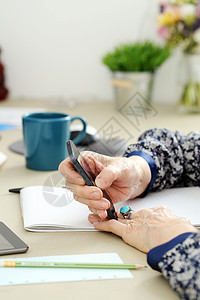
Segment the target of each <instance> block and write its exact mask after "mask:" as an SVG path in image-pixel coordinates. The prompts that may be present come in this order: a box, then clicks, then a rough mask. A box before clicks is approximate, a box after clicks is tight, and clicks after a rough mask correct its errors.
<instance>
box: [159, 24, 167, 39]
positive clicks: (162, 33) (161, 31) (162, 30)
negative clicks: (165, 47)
mask: <svg viewBox="0 0 200 300" xmlns="http://www.w3.org/2000/svg"><path fill="white" fill-rule="evenodd" d="M157 32H158V35H159V36H160V37H161V38H162V39H164V40H167V39H168V38H169V30H168V28H167V27H166V26H161V27H160V28H158V31H157Z"/></svg>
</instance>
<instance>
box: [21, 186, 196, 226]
mask: <svg viewBox="0 0 200 300" xmlns="http://www.w3.org/2000/svg"><path fill="white" fill-rule="evenodd" d="M20 199H21V208H22V215H23V220H24V228H25V229H27V230H30V231H63V230H77V231H91V230H92V231H94V230H95V228H94V227H93V225H92V224H91V223H90V222H89V221H88V214H89V213H90V211H89V209H88V207H87V206H86V205H83V204H81V203H79V202H77V201H75V200H73V196H72V193H71V192H70V191H68V190H67V189H63V188H59V187H54V188H52V187H44V186H33V187H27V188H24V189H22V190H21V192H20ZM124 205H129V206H130V207H131V208H132V209H133V210H140V209H143V208H149V207H153V206H157V205H166V206H168V207H169V208H170V209H171V210H172V211H173V212H174V213H175V214H176V215H177V216H180V217H187V218H188V219H190V221H191V223H192V224H193V225H195V226H197V227H199V226H200V188H199V187H191V188H174V189H167V190H162V191H160V192H154V193H150V194H148V195H147V196H146V197H145V198H141V199H140V198H138V199H134V200H129V201H126V202H121V203H118V204H117V205H115V207H116V210H118V209H120V207H122V206H124Z"/></svg>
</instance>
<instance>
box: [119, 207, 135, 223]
mask: <svg viewBox="0 0 200 300" xmlns="http://www.w3.org/2000/svg"><path fill="white" fill-rule="evenodd" d="M132 211H133V210H132V208H131V207H130V206H123V207H121V208H120V213H121V215H122V216H123V218H124V219H128V220H129V219H130V218H131V213H132Z"/></svg>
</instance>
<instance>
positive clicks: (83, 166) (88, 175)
mask: <svg viewBox="0 0 200 300" xmlns="http://www.w3.org/2000/svg"><path fill="white" fill-rule="evenodd" d="M66 145H67V150H68V154H69V158H70V159H71V162H72V163H73V165H74V167H75V169H76V170H77V172H78V173H79V174H80V175H81V176H82V178H83V179H84V181H85V183H86V185H89V186H95V183H94V181H95V176H94V174H93V173H92V171H91V169H90V167H89V165H88V164H87V162H86V160H85V159H84V157H83V156H82V155H81V154H80V152H79V151H78V149H77V148H76V146H75V145H74V143H73V142H72V141H71V140H69V141H67V143H66ZM103 195H104V197H105V198H106V199H108V200H109V201H110V203H111V206H110V208H109V209H107V214H108V218H109V219H116V220H117V216H116V213H115V208H114V205H113V203H112V200H111V199H110V197H109V195H108V194H107V193H106V191H105V190H104V191H103Z"/></svg>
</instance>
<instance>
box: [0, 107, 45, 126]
mask: <svg viewBox="0 0 200 300" xmlns="http://www.w3.org/2000/svg"><path fill="white" fill-rule="evenodd" d="M44 111H45V109H44V108H40V107H1V109H0V124H1V125H2V124H6V125H8V124H9V125H14V126H16V127H22V116H23V115H24V114H27V113H34V112H44Z"/></svg>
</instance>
